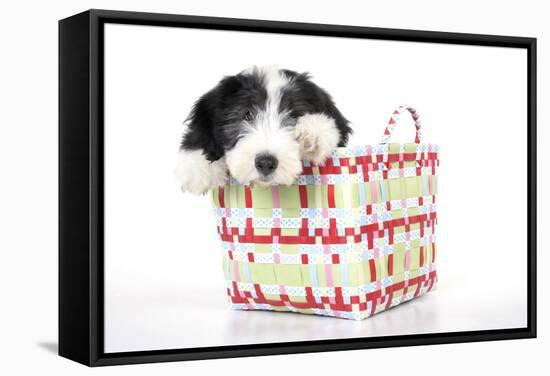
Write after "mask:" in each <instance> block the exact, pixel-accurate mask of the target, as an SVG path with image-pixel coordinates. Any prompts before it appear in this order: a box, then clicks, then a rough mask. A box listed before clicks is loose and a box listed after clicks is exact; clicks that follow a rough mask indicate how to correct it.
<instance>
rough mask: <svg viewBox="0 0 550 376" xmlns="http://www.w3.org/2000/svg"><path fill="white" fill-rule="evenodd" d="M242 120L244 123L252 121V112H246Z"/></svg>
mask: <svg viewBox="0 0 550 376" xmlns="http://www.w3.org/2000/svg"><path fill="white" fill-rule="evenodd" d="M243 119H244V120H246V121H252V120H253V119H254V114H253V113H252V111H250V110H248V111H246V113H245V114H244V116H243Z"/></svg>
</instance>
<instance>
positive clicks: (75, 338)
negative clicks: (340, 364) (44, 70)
mask: <svg viewBox="0 0 550 376" xmlns="http://www.w3.org/2000/svg"><path fill="white" fill-rule="evenodd" d="M104 12H106V13H104ZM96 13H97V14H96ZM89 14H90V15H91V16H89V17H90V18H89V19H87V18H86V14H83V15H79V16H75V17H77V18H75V20H76V19H81V20H85V21H86V22H88V21H89V20H92V21H91V22H96V21H97V25H95V24H93V25H92V27H90V25H89V24H87V23H83V25H82V28H83V30H84V31H83V33H84V34H85V33H86V32H88V33H95V31H97V32H98V33H97V35H95V34H94V35H91V34H90V39H89V41H88V39H87V38H84V39H82V38H79V36H81V35H83V34H81V33H79V32H78V30H77V31H75V32H71V33H67V32H62V37H63V38H65V39H63V38H62V39H61V42H62V43H61V44H62V47H61V49H62V51H65V52H64V53H62V54H61V55H62V59H61V69H60V72H61V73H62V77H61V80H60V83H61V85H60V91H61V98H62V99H63V100H64V102H63V103H62V105H61V106H60V108H61V109H62V116H61V121H60V124H61V132H60V135H61V136H62V137H61V138H60V147H61V149H60V150H61V156H60V158H61V159H60V161H61V165H60V166H61V167H60V177H61V180H60V181H61V187H62V189H63V194H61V195H60V200H61V201H60V203H61V204H60V208H61V211H60V216H61V217H60V218H61V220H60V224H61V232H60V236H61V248H60V260H61V263H60V281H61V282H60V283H61V284H60V286H61V290H60V291H61V292H60V294H61V295H60V299H61V303H60V323H61V329H60V333H61V334H60V353H62V354H63V355H64V356H67V357H70V358H71V359H76V358H78V357H80V356H81V355H82V354H91V355H90V357H85V358H82V359H78V360H79V361H81V362H83V363H85V364H89V363H90V362H91V363H94V364H120V363H126V362H140V361H164V360H177V359H202V358H209V357H227V356H241V355H262V354H274V353H289V352H303V351H312V350H316V351H318V350H320V349H324V350H331V349H351V348H368V347H376V346H379V344H380V343H387V344H392V345H409V344H418V343H436V342H437V343H447V342H458V341H471V340H482V339H494V338H497V337H494V336H497V335H498V336H501V337H498V338H508V337H506V336H508V335H509V336H517V337H514V338H519V337H521V336H532V335H534V333H535V332H534V326H533V325H534V321H533V320H534V313H533V311H532V310H530V309H532V307H533V302H534V300H533V299H534V298H533V295H532V291H534V290H529V286H531V288H532V287H533V284H534V277H533V276H534V274H533V273H534V269H533V257H534V256H533V252H534V248H532V247H531V246H533V247H534V245H533V242H534V238H533V237H532V236H531V235H532V229H531V228H530V227H529V224H532V223H533V218H531V217H532V216H531V213H532V211H530V210H532V209H530V208H529V207H528V206H529V203H532V202H533V201H532V200H533V198H532V197H531V196H530V194H531V193H532V192H531V188H529V187H530V185H529V184H531V183H532V181H533V175H532V174H533V173H534V172H533V171H531V170H530V166H531V165H530V163H532V158H533V157H532V154H533V150H534V149H532V147H534V146H533V144H532V142H533V139H532V138H533V137H532V136H533V134H532V133H530V132H531V131H530V130H529V129H531V128H529V127H531V126H533V121H532V120H533V115H532V114H533V112H532V111H533V106H532V104H530V103H531V102H530V100H532V98H533V93H532V92H531V91H530V90H531V89H532V81H531V79H532V72H533V67H532V64H533V60H532V59H533V56H532V50H529V49H527V48H525V47H524V45H527V44H528V42H529V41H530V40H526V41H524V42H522V43H523V44H521V43H520V42H518V40H517V39H514V38H506V37H494V38H492V37H488V36H471V35H470V36H468V38H469V39H468V38H466V37H460V35H448V34H440V33H434V34H433V35H434V37H433V38H432V39H427V36H428V35H429V33H427V34H425V33H420V32H411V34H410V35H409V34H407V32H406V31H402V33H403V35H409V37H407V38H405V37H403V38H401V39H400V38H398V36H399V35H400V34H399V31H397V30H393V31H391V32H390V31H384V30H382V29H381V30H382V31H381V30H377V29H373V30H371V29H368V30H367V29H364V28H351V27H338V26H326V25H324V26H323V25H306V24H285V23H265V22H264V23H262V22H260V21H253V20H249V21H246V20H227V19H223V20H220V19H205V18H201V17H186V16H174V15H147V14H133V13H130V14H128V13H126V12H115V13H114V15H112V16H109V15H111V13H110V12H109V11H92V12H91V13H89ZM97 15H99V16H100V17H99V18H97V17H96V16H97ZM101 15H103V16H101ZM78 17H80V18H78ZM163 19H165V20H168V21H166V23H163V21H162V20H163ZM94 20H95V21H94ZM73 21H74V20H73ZM73 21H71V22H73ZM71 22H68V21H67V23H66V27H67V28H69V29H70V28H72V27H76V26H74V25H76V23H71ZM74 22H76V21H74ZM232 22H233V23H232ZM262 25H264V26H262ZM384 32H387V34H384ZM369 35H370V36H372V37H369ZM384 35H385V36H384ZM413 36H416V38H417V39H418V40H416V39H415V38H413ZM485 37H487V38H488V39H487V40H488V41H490V42H487V43H486V42H485V39H484V38H485ZM461 38H462V39H461ZM499 38H501V39H499ZM470 40H471V41H472V43H469V41H470ZM447 41H448V42H449V43H447ZM88 42H89V43H90V46H88ZM67 43H69V44H70V43H73V44H74V45H77V46H80V47H81V54H80V55H78V54H76V53H74V51H73V50H71V49H69V48H68V47H66V45H67ZM529 43H531V42H529ZM529 46H532V45H531V44H529ZM88 47H89V48H88ZM90 51H91V52H90ZM530 51H531V52H530ZM88 53H91V55H88ZM79 56H80V57H82V56H84V58H83V59H80V60H79V58H78V57H79ZM90 56H91V57H90ZM88 57H90V60H86V59H87V58H88ZM69 63H70V64H69ZM96 63H97V65H94V64H96ZM79 64H84V65H86V64H90V65H89V66H88V65H86V66H85V67H84V68H79V67H80V65H79ZM69 67H70V68H71V69H69ZM87 68H89V69H90V70H94V69H97V71H93V73H92V74H91V75H90V76H89V77H84V76H80V75H75V72H80V71H82V69H84V70H85V69H87ZM86 85H90V87H89V88H88V89H87V90H84V89H85V88H86ZM89 93H92V95H91V96H90V95H89ZM69 94H70V95H69ZM77 98H80V99H77ZM75 103H80V105H76V104H75ZM68 104H71V106H68ZM80 107H82V108H86V109H88V112H83V113H82V114H80V115H79V113H78V112H77V111H76V110H75V109H77V108H80ZM77 115H78V116H77ZM88 115H89V116H90V117H88ZM90 119H91V120H90ZM75 127H76V128H75ZM86 137H88V138H86ZM88 143H89V145H88ZM530 143H531V146H532V147H531V148H529V147H528V145H530ZM77 146H78V147H77ZM87 151H89V154H86V153H87ZM529 153H531V154H529ZM86 158H88V159H86ZM530 158H531V159H530ZM74 176H77V177H78V176H80V180H75V178H73V177H74ZM71 179H72V180H71ZM526 182H530V183H529V184H527V183H526ZM86 197H88V198H89V200H90V202H87V201H86V202H84V201H83V199H82V198H86ZM79 200H80V201H79ZM76 209H78V210H76ZM82 213H84V214H86V213H88V214H89V220H87V221H86V220H84V219H83V218H82V216H83V215H84V214H82ZM87 224H89V227H87V226H85V225H87ZM530 234H531V235H530ZM86 247H89V248H86ZM75 250H80V251H78V252H80V253H78V252H77V251H75ZM88 251H89V253H86V252H88ZM75 252H76V253H75ZM86 276H88V277H89V285H86V286H84V285H82V283H81V281H82V280H84V279H86ZM83 286H84V287H86V289H84V287H83ZM88 287H89V289H88ZM69 308H70V309H69ZM68 318H70V319H68ZM77 324H78V325H77ZM88 335H90V336H91V337H90V338H91V339H90V340H88V337H87V336H88ZM518 336H519V337H518ZM510 338H511V337H510ZM92 339H93V340H92ZM79 340H80V342H79ZM384 341H389V342H384ZM392 341H393V342H392ZM416 341H418V342H416ZM422 341H425V342H422ZM76 343H80V344H81V347H83V349H81V348H80V347H79V348H78V349H77V350H78V351H76V350H75V351H74V354H72V353H71V351H73V347H74V346H75V344H76ZM67 344H69V345H70V346H69V347H67ZM92 346H95V347H93V348H92ZM323 346H324V347H323ZM90 359H92V360H90ZM94 359H95V360H94Z"/></svg>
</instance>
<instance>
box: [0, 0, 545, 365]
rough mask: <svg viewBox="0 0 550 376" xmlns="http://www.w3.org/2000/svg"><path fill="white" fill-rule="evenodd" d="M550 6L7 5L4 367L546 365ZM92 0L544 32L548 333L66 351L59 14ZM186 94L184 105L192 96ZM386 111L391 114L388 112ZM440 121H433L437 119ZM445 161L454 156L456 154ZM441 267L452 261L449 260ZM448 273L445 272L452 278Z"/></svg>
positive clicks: (0, 94)
mask: <svg viewBox="0 0 550 376" xmlns="http://www.w3.org/2000/svg"><path fill="white" fill-rule="evenodd" d="M547 7H548V6H547V4H546V3H545V2H541V1H536V0H525V1H523V2H517V1H514V2H505V1H504V2H503V1H496V0H488V1H484V2H479V1H477V0H463V1H461V2H445V3H443V2H441V1H437V0H418V1H414V2H411V1H407V0H396V1H392V2H368V3H367V2H357V1H353V0H340V1H338V2H336V3H335V2H326V3H324V2H321V1H318V0H316V1H313V0H304V1H300V2H297V1H295V0H278V1H276V2H275V1H273V2H258V1H255V0H234V1H231V2H229V1H224V0H195V1H193V0H189V1H185V2H181V1H177V0H157V1H155V2H154V3H153V2H150V1H145V0H77V1H75V0H70V1H69V0H60V1H56V2H55V3H51V2H40V1H26V2H11V3H6V4H4V6H3V8H2V9H3V14H4V15H5V17H4V19H3V22H2V23H0V31H1V33H0V35H1V37H0V38H2V39H1V40H2V59H0V68H1V69H0V82H1V83H2V84H1V85H0V98H1V99H2V103H3V106H2V110H1V111H0V119H1V123H0V168H1V171H2V175H1V178H0V179H1V180H0V181H1V183H2V184H0V207H1V208H2V210H0V225H1V227H0V228H1V229H2V230H1V232H0V251H1V253H2V264H1V266H0V271H1V272H0V286H1V288H0V292H1V294H2V310H0V318H1V320H0V330H1V333H2V341H0V353H1V354H2V362H1V363H0V372H2V373H3V374H9V375H21V374H34V373H39V372H40V373H44V372H46V373H51V374H56V375H71V376H75V375H98V374H101V375H117V376H119V375H131V376H136V375H150V374H151V373H159V374H162V375H182V374H192V375H211V374H215V373H219V372H220V369H223V372H224V374H226V375H241V374H242V373H243V370H246V371H250V372H261V373H262V375H280V374H281V372H284V371H285V370H292V371H293V372H296V373H301V372H303V373H304V374H305V373H307V374H321V373H323V374H324V373H332V374H335V373H338V374H342V373H346V372H348V371H351V372H356V371H357V370H358V369H362V370H364V371H365V372H370V373H376V374H387V373H391V374H401V375H403V374H407V375H426V374H443V373H444V374H445V375H460V376H463V375H464V374H465V373H471V372H476V373H491V374H496V373H498V374H499V375H518V374H520V373H521V374H522V373H535V372H536V373H540V370H542V369H546V368H547V354H548V347H549V345H550V343H549V335H550V326H549V325H548V324H547V321H546V320H544V317H545V315H546V316H547V313H548V308H549V306H548V302H549V295H548V288H549V286H550V279H549V278H550V277H549V274H548V273H544V272H543V271H544V267H545V266H546V265H548V262H549V258H548V253H547V252H544V250H545V249H547V248H548V244H549V243H548V240H549V238H548V231H545V230H546V227H548V226H547V225H548V218H549V217H548V213H549V212H550V206H549V201H548V199H547V195H544V194H543V193H544V192H545V190H547V189H548V184H549V181H548V178H549V176H550V175H549V171H548V168H544V167H546V166H548V164H549V163H550V159H549V155H548V152H547V151H546V150H545V149H544V146H545V145H548V144H549V143H550V133H549V132H548V131H545V127H543V125H544V124H548V111H547V109H548V103H549V97H548V92H549V91H548V90H549V89H550V76H549V75H548V74H547V69H545V67H547V66H548V63H549V60H548V51H549V48H550V26H549V24H548V22H547V14H548V9H547ZM88 8H107V9H121V10H122V9H124V10H140V11H151V12H165V13H179V14H197V15H210V16H224V17H242V18H259V19H274V20H287V21H301V22H318V23H332V24H350V25H363V26H378V27H393V28H405V29H420V30H440V31H455V32H473V33H486V34H501V35H520V36H531V37H537V38H538V59H537V61H538V66H539V71H538V87H539V91H538V145H539V148H538V191H539V193H540V194H539V198H538V208H539V210H538V229H539V231H538V249H539V250H540V251H539V255H538V265H539V267H538V270H539V273H538V290H537V295H538V307H537V311H538V315H539V322H538V338H537V339H531V340H519V341H498V342H481V343H463V344H452V345H439V346H413V347H401V348H388V349H377V350H360V351H345V352H342V351H340V352H330V353H313V354H298V355H285V356H269V357H256V358H238V359H225V360H211V361H200V362H176V363H164V364H150V365H136V366H124V367H109V368H101V369H89V368H86V367H83V366H82V365H79V364H76V363H74V362H71V361H69V360H66V359H61V358H59V357H57V356H56V351H57V245H58V241H57V189H58V186H57V62H58V59H57V20H59V19H61V18H64V17H67V16H69V15H72V14H75V13H78V12H81V11H83V10H85V9H88ZM331 90H332V88H331ZM182 102H183V98H182ZM181 105H182V114H183V107H184V106H185V104H184V103H182V104H181ZM389 105H393V103H392V104H389ZM418 106H420V104H418ZM419 110H420V107H419ZM370 113H372V114H373V115H374V112H370ZM423 115H424V117H425V118H426V123H425V125H426V128H428V127H429V124H435V123H431V121H429V122H428V116H433V112H432V111H431V110H428V111H426V110H424V113H423ZM378 116H380V117H379V119H383V117H384V116H385V115H382V114H379V115H378ZM174 118H175V116H174ZM383 120H384V121H385V118H384V119H383ZM178 121H179V120H178ZM376 125H378V123H377V124H376ZM176 127H177V126H176ZM373 128H374V126H373ZM430 129H431V131H433V130H434V127H431V128H430ZM426 131H427V129H426ZM431 131H430V132H431ZM375 136H376V137H378V134H376V135H375ZM430 138H433V137H432V136H430ZM447 151H448V149H446V150H445V152H446V154H445V157H447V156H448V153H447ZM445 163H447V165H448V163H449V161H445ZM442 166H445V164H443V165H442ZM543 166H544V167H543ZM441 171H442V173H443V172H444V170H443V169H442V170H441ZM442 188H443V187H442ZM446 192H448V189H447V191H446ZM442 195H443V191H442ZM441 198H443V197H441ZM441 215H443V213H441ZM545 224H546V226H545ZM440 225H441V227H440V229H443V226H444V225H445V222H444V221H443V220H441V221H440ZM440 241H441V239H440ZM451 254H452V253H451V252H449V251H446V252H445V253H443V251H442V253H441V256H443V255H445V257H447V258H448V257H451ZM441 261H443V260H441ZM440 267H441V270H442V271H443V268H444V265H442V264H440ZM447 278H448V277H447ZM441 282H442V284H443V283H444V280H442V281H441ZM439 292H440V291H438V292H437V294H439ZM434 296H435V294H434ZM426 298H428V296H426ZM420 302H421V300H419V301H418V302H417V303H418V304H419V303H420ZM417 303H415V304H417ZM388 313H389V312H388ZM380 317H382V316H380ZM373 319H374V318H373ZM329 320H330V319H329ZM332 321H334V320H332ZM332 321H330V322H332Z"/></svg>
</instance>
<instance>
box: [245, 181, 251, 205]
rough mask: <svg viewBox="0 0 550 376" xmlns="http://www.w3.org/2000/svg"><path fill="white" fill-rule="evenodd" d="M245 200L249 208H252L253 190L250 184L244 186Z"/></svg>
mask: <svg viewBox="0 0 550 376" xmlns="http://www.w3.org/2000/svg"><path fill="white" fill-rule="evenodd" d="M244 202H245V206H246V208H247V209H250V208H252V190H251V189H250V186H249V185H247V186H245V187H244Z"/></svg>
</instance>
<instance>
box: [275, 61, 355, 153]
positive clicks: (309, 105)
mask: <svg viewBox="0 0 550 376" xmlns="http://www.w3.org/2000/svg"><path fill="white" fill-rule="evenodd" d="M284 73H285V74H286V75H287V77H289V78H290V79H291V80H292V82H293V85H292V87H293V88H294V89H291V92H292V91H293V90H295V91H296V92H295V93H293V94H292V93H290V94H291V95H289V98H290V100H293V99H292V98H293V97H294V106H293V107H294V108H295V109H296V110H297V112H298V114H297V115H298V116H297V117H299V116H302V115H304V114H307V113H309V114H313V113H322V114H324V115H326V116H328V117H331V118H332V119H334V122H335V123H336V128H338V132H339V133H340V140H339V142H338V146H339V147H340V146H346V144H347V142H348V138H349V136H350V134H351V133H352V129H351V127H350V126H349V121H348V120H347V119H346V118H345V117H344V115H342V113H341V112H340V110H339V109H338V107H336V104H335V103H334V101H333V99H332V97H331V96H330V94H329V93H328V92H327V91H326V90H324V89H323V88H321V87H319V86H317V85H316V84H315V83H314V82H313V81H312V80H311V76H310V75H309V73H307V72H306V73H297V72H294V71H290V70H284Z"/></svg>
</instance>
